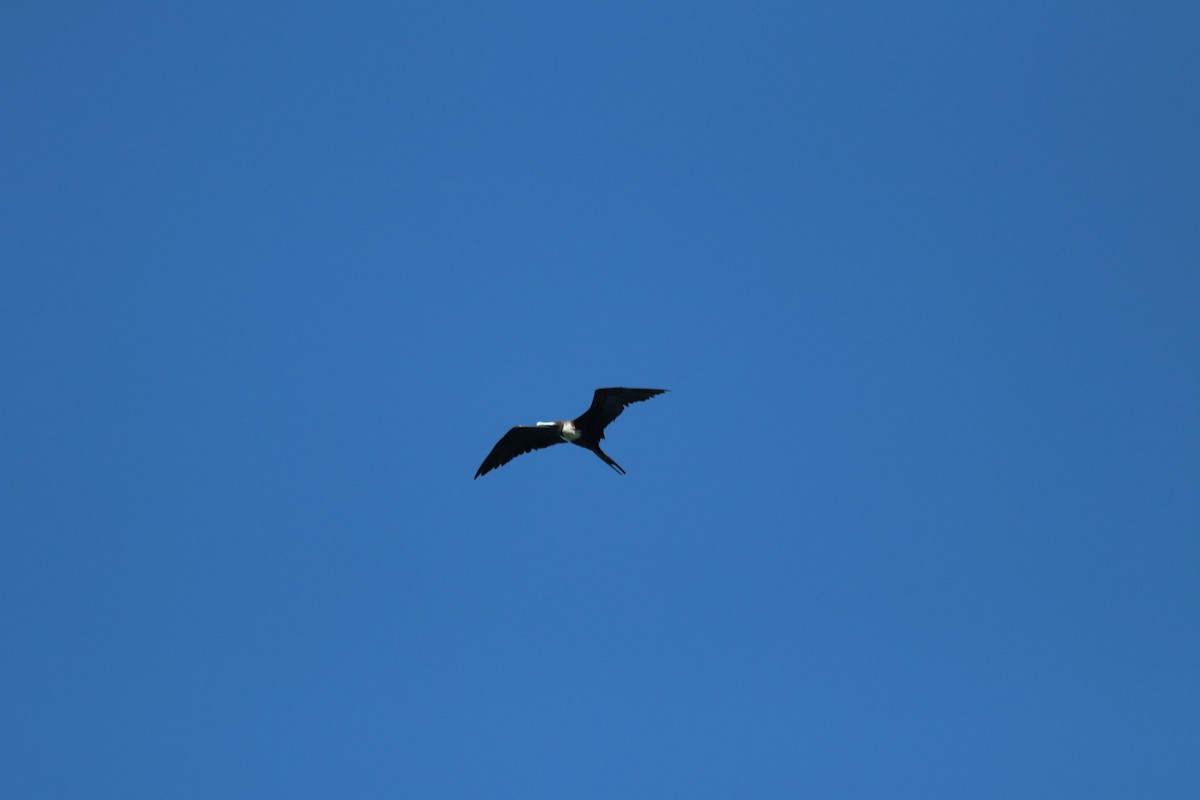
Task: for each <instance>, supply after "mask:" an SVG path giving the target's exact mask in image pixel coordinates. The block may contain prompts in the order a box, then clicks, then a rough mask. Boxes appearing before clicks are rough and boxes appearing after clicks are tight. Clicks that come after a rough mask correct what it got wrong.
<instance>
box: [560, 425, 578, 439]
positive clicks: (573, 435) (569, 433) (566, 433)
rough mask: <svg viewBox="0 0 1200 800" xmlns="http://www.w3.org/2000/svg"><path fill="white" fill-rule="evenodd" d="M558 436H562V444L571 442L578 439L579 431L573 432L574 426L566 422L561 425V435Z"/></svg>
mask: <svg viewBox="0 0 1200 800" xmlns="http://www.w3.org/2000/svg"><path fill="white" fill-rule="evenodd" d="M560 435H561V436H562V440H563V441H564V442H573V441H575V440H576V439H578V438H579V431H577V430H575V426H574V425H572V424H571V423H569V422H567V423H564V424H563V429H562V433H561V434H560Z"/></svg>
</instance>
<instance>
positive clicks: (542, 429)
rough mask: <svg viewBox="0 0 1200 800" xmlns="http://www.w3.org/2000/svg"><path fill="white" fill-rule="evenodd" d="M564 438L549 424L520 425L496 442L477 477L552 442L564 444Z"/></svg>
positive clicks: (481, 465)
mask: <svg viewBox="0 0 1200 800" xmlns="http://www.w3.org/2000/svg"><path fill="white" fill-rule="evenodd" d="M562 443H563V439H562V437H561V436H559V435H558V428H552V427H550V426H548V425H518V426H517V427H515V428H513V429H512V430H510V431H509V432H508V433H506V434H504V436H502V437H501V438H500V441H498V442H496V446H495V447H493V448H492V452H490V453H488V457H487V458H485V459H484V460H483V463H482V464H480V465H479V471H478V472H476V473H475V477H476V478H478V477H479V476H480V475H486V474H487V473H489V472H491V471H492V470H494V469H495V468H496V467H502V466H504V465H505V464H507V463H508V462H510V461H512V460H513V459H514V458H516V457H517V456H520V455H524V454H525V453H528V452H529V451H531V450H541V449H542V448H543V447H549V446H550V445H552V444H562Z"/></svg>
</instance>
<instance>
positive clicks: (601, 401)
mask: <svg viewBox="0 0 1200 800" xmlns="http://www.w3.org/2000/svg"><path fill="white" fill-rule="evenodd" d="M665 391H667V390H666V389H626V388H625V387H623V386H613V387H611V388H609V389H597V390H596V393H595V394H594V395H592V405H591V406H590V407H589V408H588V410H587V411H585V412H583V413H582V414H580V415H579V416H578V417H577V418H576V419H575V420H574V423H575V426H576V427H578V428H579V429H580V430H596V431H599V432H600V434H599V437H598V438H599V439H603V438H604V428H605V426H606V425H608V423H610V422H612V421H613V420H614V419H616V418H617V417H618V416H620V414H621V412H622V411H624V410H625V406H627V405H629V404H630V403H640V402H641V401H642V400H649V399H650V398H651V397H654V396H655V395H660V394H662V393H663V392H665Z"/></svg>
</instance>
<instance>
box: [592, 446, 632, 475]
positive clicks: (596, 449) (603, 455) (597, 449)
mask: <svg viewBox="0 0 1200 800" xmlns="http://www.w3.org/2000/svg"><path fill="white" fill-rule="evenodd" d="M588 449H589V450H591V451H592V452H593V453H595V454H596V455H598V456H600V459H601V460H602V461H603V462H604V463H605V464H608V465H609V466H610V467H612V468H613V469H615V470H616V471H617V472H619V473H620V474H622V475H624V474H625V470H623V469H621V465H620V464H618V463H617V462H615V461H613V460H612V459H611V458H609V457H608V453H606V452H604V451H603V450H601V449H600V445H596V446H595V447H589V448H588Z"/></svg>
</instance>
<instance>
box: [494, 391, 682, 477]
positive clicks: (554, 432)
mask: <svg viewBox="0 0 1200 800" xmlns="http://www.w3.org/2000/svg"><path fill="white" fill-rule="evenodd" d="M665 391H667V390H666V389H626V388H624V387H622V386H614V387H612V388H611V389H597V390H596V393H595V394H594V395H593V396H592V404H591V406H589V407H588V410H587V411H585V412H583V413H582V414H580V415H579V416H578V417H576V418H575V419H573V420H570V421H569V422H568V421H565V420H558V421H555V422H539V423H538V424H536V425H518V426H517V427H515V428H513V429H512V430H510V431H509V432H508V433H506V434H504V436H503V437H502V438H501V439H500V441H498V442H496V446H495V447H493V448H492V452H490V453H488V457H487V458H485V459H484V460H483V463H482V464H480V465H479V471H478V472H476V473H475V477H476V478H478V477H479V476H480V475H486V474H487V473H489V472H491V471H492V470H494V469H495V468H496V467H502V466H504V465H505V464H507V463H508V462H510V461H512V460H513V459H514V458H516V457H517V456H519V455H524V454H525V453H528V452H530V451H532V450H541V449H542V448H543V447H549V446H550V445H553V444H562V443H563V442H570V443H571V444H576V445H579V446H580V447H586V448H587V449H588V450H591V451H592V452H593V453H595V454H596V455H597V456H599V457H600V460H601V461H603V462H604V463H605V464H608V465H609V466H610V467H612V468H613V469H615V470H616V471H617V472H619V473H620V474H622V475H624V474H625V470H623V469H621V465H620V464H618V463H617V462H615V461H613V460H612V459H611V458H609V457H608V454H607V453H605V452H604V451H603V450H601V449H600V440H601V439H603V438H604V429H605V428H606V427H608V424H609V423H610V422H612V421H613V420H614V419H616V418H617V417H618V416H620V414H621V412H622V411H624V410H625V407H626V406H627V405H629V404H630V403H640V402H641V401H642V400H649V399H650V398H651V397H654V396H655V395H660V394H662V393H663V392H665Z"/></svg>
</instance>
